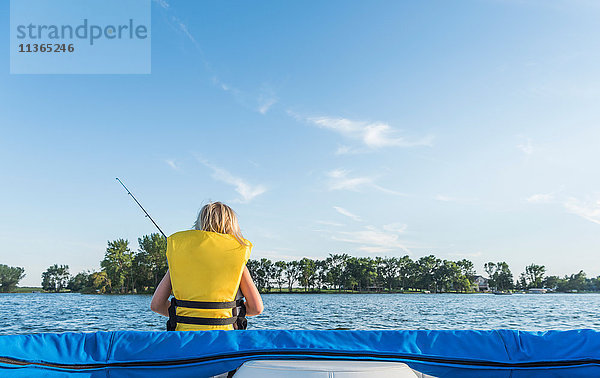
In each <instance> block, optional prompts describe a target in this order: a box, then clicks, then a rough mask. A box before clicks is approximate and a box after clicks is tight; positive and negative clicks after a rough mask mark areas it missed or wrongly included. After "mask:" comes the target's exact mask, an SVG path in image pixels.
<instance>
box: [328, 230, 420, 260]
mask: <svg viewBox="0 0 600 378" xmlns="http://www.w3.org/2000/svg"><path fill="white" fill-rule="evenodd" d="M405 229H406V227H405V226H404V227H402V228H398V225H397V224H392V225H386V226H383V227H382V228H377V227H375V226H366V227H365V228H364V229H362V230H359V231H354V232H347V231H342V232H337V233H334V234H333V235H332V239H333V240H336V241H342V242H346V243H352V244H359V245H360V246H359V247H358V250H360V251H364V252H368V253H383V252H391V251H394V250H402V251H404V252H406V253H410V250H409V249H408V248H407V246H406V244H405V243H404V242H403V241H402V240H400V235H401V234H402V233H403V232H404V230H405Z"/></svg>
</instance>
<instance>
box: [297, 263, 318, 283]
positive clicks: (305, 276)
mask: <svg viewBox="0 0 600 378" xmlns="http://www.w3.org/2000/svg"><path fill="white" fill-rule="evenodd" d="M315 273H316V265H315V261H314V260H311V259H309V258H306V257H305V258H303V259H302V260H300V277H299V279H300V285H302V287H304V291H308V288H309V287H314V280H315Z"/></svg>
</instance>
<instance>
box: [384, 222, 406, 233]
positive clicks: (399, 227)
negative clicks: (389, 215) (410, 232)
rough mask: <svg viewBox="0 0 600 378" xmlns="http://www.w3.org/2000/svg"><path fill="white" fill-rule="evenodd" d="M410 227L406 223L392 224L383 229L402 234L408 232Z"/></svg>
mask: <svg viewBox="0 0 600 378" xmlns="http://www.w3.org/2000/svg"><path fill="white" fill-rule="evenodd" d="M407 227H408V226H407V225H406V224H404V223H390V224H386V225H384V226H383V229H384V230H386V231H389V232H396V233H398V234H402V233H404V232H405V231H406V228H407Z"/></svg>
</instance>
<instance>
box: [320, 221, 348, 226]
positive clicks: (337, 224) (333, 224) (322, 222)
mask: <svg viewBox="0 0 600 378" xmlns="http://www.w3.org/2000/svg"><path fill="white" fill-rule="evenodd" d="M315 223H318V224H322V225H324V226H333V227H343V226H344V224H343V223H338V222H333V221H328V220H317V221H315Z"/></svg>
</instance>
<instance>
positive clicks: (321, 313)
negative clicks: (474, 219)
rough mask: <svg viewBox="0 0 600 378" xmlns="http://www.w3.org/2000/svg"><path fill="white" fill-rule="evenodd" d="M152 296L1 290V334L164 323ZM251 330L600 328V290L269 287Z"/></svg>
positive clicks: (160, 325)
mask: <svg viewBox="0 0 600 378" xmlns="http://www.w3.org/2000/svg"><path fill="white" fill-rule="evenodd" d="M150 298H151V297H150V296H149V295H82V294H41V293H39V294H34V293H32V294H0V301H1V305H0V319H1V320H0V324H1V325H2V326H1V327H0V334H18V333H36V332H66V331H85V332H88V331H113V330H164V326H165V321H166V318H164V317H162V316H160V315H157V314H155V313H153V312H151V311H150ZM263 300H264V303H265V311H264V313H263V314H261V315H259V316H256V317H253V318H250V319H249V326H248V328H249V329H258V328H261V329H265V328H271V329H339V328H342V329H490V328H512V329H520V330H549V329H573V328H593V329H597V330H600V294H541V295H533V294H516V295H491V294H474V295H460V294H429V295H428V294H326V295H318V294H306V295H304V294H291V295H290V294H270V295H263Z"/></svg>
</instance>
